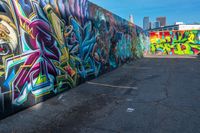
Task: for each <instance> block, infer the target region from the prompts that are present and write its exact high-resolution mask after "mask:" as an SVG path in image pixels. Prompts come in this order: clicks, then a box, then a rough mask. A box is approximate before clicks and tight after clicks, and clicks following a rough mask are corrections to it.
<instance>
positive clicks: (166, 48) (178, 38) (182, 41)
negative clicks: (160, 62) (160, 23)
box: [150, 30, 200, 55]
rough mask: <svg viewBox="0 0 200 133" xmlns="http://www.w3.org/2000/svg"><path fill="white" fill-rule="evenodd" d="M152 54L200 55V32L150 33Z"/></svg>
mask: <svg viewBox="0 0 200 133" xmlns="http://www.w3.org/2000/svg"><path fill="white" fill-rule="evenodd" d="M150 43H151V53H152V54H157V55H197V54H200V30H190V31H163V32H151V33H150Z"/></svg>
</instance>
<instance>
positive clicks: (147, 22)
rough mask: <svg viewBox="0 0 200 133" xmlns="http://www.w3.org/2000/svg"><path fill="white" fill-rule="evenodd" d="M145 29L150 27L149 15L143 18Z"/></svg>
mask: <svg viewBox="0 0 200 133" xmlns="http://www.w3.org/2000/svg"><path fill="white" fill-rule="evenodd" d="M143 29H144V30H148V29H149V17H144V19H143Z"/></svg>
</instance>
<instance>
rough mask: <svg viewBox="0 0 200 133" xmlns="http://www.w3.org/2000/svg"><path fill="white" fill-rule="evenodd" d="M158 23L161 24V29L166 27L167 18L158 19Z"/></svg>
mask: <svg viewBox="0 0 200 133" xmlns="http://www.w3.org/2000/svg"><path fill="white" fill-rule="evenodd" d="M156 21H157V22H160V26H161V27H164V26H166V24H167V19H166V17H157V18H156Z"/></svg>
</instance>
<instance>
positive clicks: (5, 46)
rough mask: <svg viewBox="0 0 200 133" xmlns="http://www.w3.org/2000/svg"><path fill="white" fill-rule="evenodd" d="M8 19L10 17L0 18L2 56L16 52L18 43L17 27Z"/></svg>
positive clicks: (0, 53)
mask: <svg viewBox="0 0 200 133" xmlns="http://www.w3.org/2000/svg"><path fill="white" fill-rule="evenodd" d="M1 18H6V16H0V19H1ZM6 20H8V18H6V19H1V20H0V56H5V55H8V54H11V53H14V51H15V50H16V48H17V44H18V39H17V33H16V31H15V27H14V26H13V24H12V23H10V22H9V21H6Z"/></svg>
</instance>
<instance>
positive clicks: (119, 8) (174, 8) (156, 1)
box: [89, 0, 200, 27]
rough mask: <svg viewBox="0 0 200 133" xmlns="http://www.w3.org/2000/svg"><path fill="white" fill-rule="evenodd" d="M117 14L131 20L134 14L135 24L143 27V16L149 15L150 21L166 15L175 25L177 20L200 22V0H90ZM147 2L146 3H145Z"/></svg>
mask: <svg viewBox="0 0 200 133" xmlns="http://www.w3.org/2000/svg"><path fill="white" fill-rule="evenodd" d="M89 1H91V2H93V3H95V4H97V5H99V6H101V7H103V8H105V9H107V10H109V11H111V12H113V13H115V14H116V15H118V16H120V17H122V18H125V19H127V20H129V15H130V14H133V17H134V22H135V24H137V25H139V26H141V27H143V18H144V17H145V16H149V18H150V21H153V20H156V18H157V17H160V16H166V17H167V25H173V24H174V23H175V22H184V23H187V24H192V23H195V22H200V17H199V6H200V2H199V0H191V1H188V0H173V1H160V0H140V1H132V0H124V1H123V2H116V1H114V0H101V1H99V0H89ZM144 3H145V4H144Z"/></svg>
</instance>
